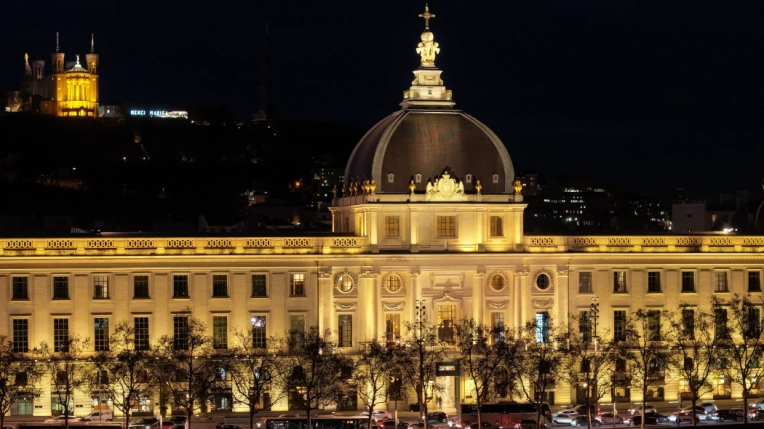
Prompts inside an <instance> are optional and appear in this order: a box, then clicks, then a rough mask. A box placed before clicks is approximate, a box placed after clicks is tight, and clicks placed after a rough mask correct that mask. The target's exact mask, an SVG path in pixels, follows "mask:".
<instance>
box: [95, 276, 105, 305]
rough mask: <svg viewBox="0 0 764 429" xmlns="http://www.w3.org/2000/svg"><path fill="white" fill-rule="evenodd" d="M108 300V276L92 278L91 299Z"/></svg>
mask: <svg viewBox="0 0 764 429" xmlns="http://www.w3.org/2000/svg"><path fill="white" fill-rule="evenodd" d="M108 298H109V276H108V275H96V276H93V299H108Z"/></svg>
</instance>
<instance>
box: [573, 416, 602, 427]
mask: <svg viewBox="0 0 764 429" xmlns="http://www.w3.org/2000/svg"><path fill="white" fill-rule="evenodd" d="M588 418H589V417H588V416H578V417H576V418H575V420H573V426H575V427H577V428H580V427H588V426H589V425H588V424H587V419H588ZM591 423H592V427H599V426H601V424H600V421H599V420H597V419H595V418H594V417H592V421H591Z"/></svg>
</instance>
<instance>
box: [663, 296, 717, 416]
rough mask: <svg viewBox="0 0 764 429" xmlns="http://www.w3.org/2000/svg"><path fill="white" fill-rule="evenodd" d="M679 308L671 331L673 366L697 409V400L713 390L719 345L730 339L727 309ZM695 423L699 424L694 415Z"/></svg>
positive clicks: (688, 306) (714, 307)
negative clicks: (711, 379) (712, 378)
mask: <svg viewBox="0 0 764 429" xmlns="http://www.w3.org/2000/svg"><path fill="white" fill-rule="evenodd" d="M679 309H680V313H679V315H678V317H674V318H673V319H672V321H671V324H670V328H669V329H670V333H671V337H672V338H675V341H674V344H673V349H674V350H675V351H676V354H675V357H674V359H673V360H672V364H673V365H672V366H673V367H674V368H675V369H676V371H677V373H678V374H679V375H680V376H681V378H682V381H683V382H684V386H685V389H686V390H685V391H684V392H686V393H689V395H690V398H691V402H692V406H693V410H694V407H695V406H696V405H697V403H698V399H700V397H701V396H702V395H704V394H706V393H709V392H711V391H712V390H713V386H712V385H711V383H710V382H709V378H710V377H711V375H712V374H713V373H714V371H715V370H716V368H717V367H718V362H717V359H718V357H719V354H718V353H719V346H720V345H721V344H722V340H726V339H728V337H729V333H728V331H727V324H726V310H725V309H723V308H720V307H718V306H712V308H711V312H706V311H702V310H699V309H697V308H694V307H692V306H690V305H688V304H681V305H680V306H679ZM692 424H693V426H695V424H696V418H694V416H693V419H692Z"/></svg>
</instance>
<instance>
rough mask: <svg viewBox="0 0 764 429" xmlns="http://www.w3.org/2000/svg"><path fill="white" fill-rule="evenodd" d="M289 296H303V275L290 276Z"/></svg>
mask: <svg viewBox="0 0 764 429" xmlns="http://www.w3.org/2000/svg"><path fill="white" fill-rule="evenodd" d="M289 296H305V274H302V273H297V274H291V275H290V281H289Z"/></svg>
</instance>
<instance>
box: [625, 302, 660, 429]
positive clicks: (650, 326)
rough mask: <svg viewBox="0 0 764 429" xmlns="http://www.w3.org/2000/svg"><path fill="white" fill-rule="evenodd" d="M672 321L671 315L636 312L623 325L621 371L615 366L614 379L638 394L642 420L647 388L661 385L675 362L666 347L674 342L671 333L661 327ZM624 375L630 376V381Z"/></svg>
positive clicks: (643, 425) (658, 312) (650, 311)
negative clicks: (628, 384)
mask: <svg viewBox="0 0 764 429" xmlns="http://www.w3.org/2000/svg"><path fill="white" fill-rule="evenodd" d="M673 318H674V315H673V314H672V313H670V312H667V311H658V310H648V311H645V310H642V309H639V310H637V311H636V312H635V313H633V314H632V315H631V317H630V319H629V321H628V322H627V324H626V331H625V333H626V337H625V341H624V342H623V344H622V345H621V347H620V351H619V355H620V356H619V357H618V358H619V359H622V361H623V367H622V368H618V365H616V372H615V374H614V376H615V378H616V380H621V381H626V382H629V383H630V384H631V386H634V387H635V388H638V389H639V390H640V391H641V392H642V411H641V415H643V416H644V415H645V403H647V399H648V397H649V396H650V394H649V392H651V391H650V386H652V385H653V384H656V383H660V384H664V383H665V374H666V370H667V369H668V368H669V366H671V364H672V362H673V360H672V359H674V358H675V356H674V355H673V354H672V352H671V350H670V349H669V347H667V345H668V344H672V343H673V342H674V338H672V336H671V335H672V332H670V329H668V328H667V326H666V325H665V324H664V323H663V321H664V320H665V321H670V320H673ZM626 374H630V375H631V378H630V379H629V378H628V377H627V375H626ZM640 427H642V428H644V427H645V419H642V421H641V423H640Z"/></svg>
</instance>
